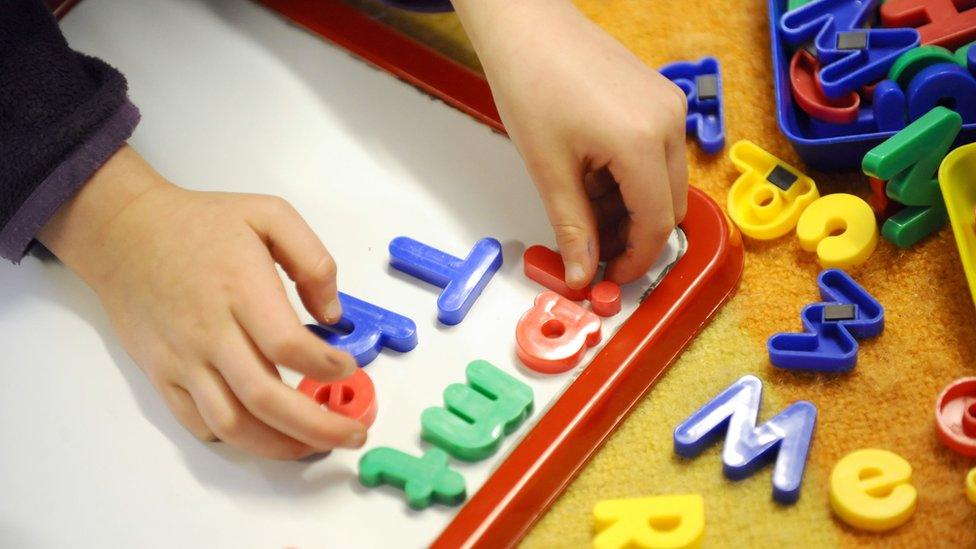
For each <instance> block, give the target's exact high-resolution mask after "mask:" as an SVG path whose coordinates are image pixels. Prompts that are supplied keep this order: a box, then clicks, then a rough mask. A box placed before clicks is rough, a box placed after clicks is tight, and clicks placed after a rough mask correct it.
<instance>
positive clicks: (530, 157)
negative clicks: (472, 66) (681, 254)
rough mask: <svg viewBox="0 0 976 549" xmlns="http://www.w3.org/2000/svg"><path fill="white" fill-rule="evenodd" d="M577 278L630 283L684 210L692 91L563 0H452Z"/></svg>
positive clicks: (577, 283)
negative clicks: (602, 266)
mask: <svg viewBox="0 0 976 549" xmlns="http://www.w3.org/2000/svg"><path fill="white" fill-rule="evenodd" d="M454 4H455V7H456V8H457V10H458V14H459V15H460V16H461V19H462V21H463V22H464V24H465V29H466V30H467V31H468V35H469V36H470V37H471V40H472V43H473V44H474V46H475V49H476V50H477V52H478V55H479V57H480V58H481V61H482V64H483V65H484V68H485V72H486V74H487V77H488V81H489V82H490V83H491V89H492V93H493V94H494V98H495V103H496V104H497V105H498V110H499V112H500V113H501V116H502V119H503V121H504V123H505V128H506V130H507V131H508V134H509V135H510V136H511V138H512V140H513V141H514V142H515V144H516V146H517V147H518V149H519V151H520V152H521V154H522V157H523V158H524V160H525V163H526V165H527V166H528V169H529V172H530V174H531V175H532V178H533V180H534V181H535V183H536V186H537V187H538V189H539V194H540V195H542V199H543V201H544V202H545V206H546V211H547V212H548V215H549V220H550V222H551V223H552V226H553V230H554V231H555V233H556V242H557V243H558V245H559V250H560V252H561V253H562V256H563V259H564V261H565V263H566V277H567V282H568V283H569V285H570V286H572V287H575V288H578V287H582V286H584V285H586V284H587V283H588V282H590V280H591V279H592V278H593V275H594V272H595V271H596V268H597V262H598V261H599V260H607V261H609V264H608V267H607V272H606V276H607V278H609V279H611V280H614V281H616V282H620V283H623V282H629V281H631V280H634V279H636V278H639V277H640V276H642V275H643V274H644V273H645V272H647V270H648V269H649V268H650V267H651V265H652V264H653V263H654V261H655V260H656V259H657V256H658V255H659V254H660V252H661V250H662V248H663V246H664V245H665V243H666V241H667V238H668V236H669V234H670V233H671V231H672V229H674V227H675V224H676V223H679V222H680V221H681V220H682V218H683V217H684V214H685V209H686V206H687V202H686V201H687V192H688V181H687V180H688V166H687V159H686V158H685V130H684V127H685V114H686V110H687V101H686V99H685V95H684V93H683V92H682V91H681V89H680V88H678V87H677V86H675V85H674V84H672V83H671V82H670V81H668V80H667V79H666V78H664V77H663V76H661V75H660V74H658V73H657V72H656V71H654V70H651V69H650V68H648V67H647V66H646V65H645V64H644V63H642V62H641V61H640V60H639V59H638V58H637V57H635V56H634V55H633V54H632V53H631V52H630V51H628V50H627V49H626V48H624V47H623V46H622V45H621V44H620V43H618V42H617V41H616V40H614V39H613V38H611V37H610V36H609V35H607V34H606V33H604V32H603V31H602V30H601V29H600V28H598V27H597V26H596V25H594V24H593V23H591V22H590V21H589V20H587V19H586V18H585V17H583V15H582V14H580V13H579V12H578V11H577V10H576V9H575V7H573V5H572V3H571V2H569V1H568V0H533V1H531V2H504V1H500V0H455V1H454ZM663 24H665V23H663V22H662V25H663Z"/></svg>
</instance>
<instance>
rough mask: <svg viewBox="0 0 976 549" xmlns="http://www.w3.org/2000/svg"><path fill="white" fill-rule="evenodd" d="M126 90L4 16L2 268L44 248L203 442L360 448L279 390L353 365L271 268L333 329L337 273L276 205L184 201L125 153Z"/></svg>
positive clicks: (22, 4) (51, 32)
mask: <svg viewBox="0 0 976 549" xmlns="http://www.w3.org/2000/svg"><path fill="white" fill-rule="evenodd" d="M138 119H139V113H138V110H137V109H136V108H135V106H133V105H132V103H130V102H129V100H128V97H127V95H126V83H125V78H124V77H123V76H122V75H121V74H120V73H119V72H118V71H117V70H115V69H114V68H112V67H110V66H108V65H107V64H105V63H103V62H102V61H99V60H97V59H94V58H91V57H87V56H84V55H81V54H78V53H76V52H74V51H72V50H71V49H70V48H69V47H68V45H67V43H66V42H65V40H64V37H63V36H62V35H61V33H60V31H59V29H58V27H57V23H56V22H55V21H54V18H53V17H52V16H51V14H50V13H49V12H48V11H47V9H46V8H45V6H44V4H43V3H42V2H41V1H40V0H16V1H0V256H2V257H4V258H6V259H10V260H13V261H19V260H20V259H21V257H22V256H23V254H24V252H25V250H26V249H27V248H28V246H29V245H30V244H31V242H32V241H33V240H34V239H35V238H38V239H40V240H41V241H43V242H44V244H46V245H47V246H48V247H49V248H50V249H51V250H52V251H53V252H54V253H55V254H56V255H57V256H58V257H59V258H60V259H61V260H62V261H64V263H65V264H66V265H67V266H68V267H70V268H71V269H72V270H74V271H75V272H76V273H77V274H78V275H79V276H80V277H81V278H82V279H83V280H85V282H87V283H88V284H89V285H90V286H91V287H92V288H93V289H94V290H95V291H96V292H97V294H98V296H99V297H100V298H101V300H102V304H103V305H104V307H105V309H106V311H107V312H108V314H109V317H110V319H111V321H112V324H113V326H114V327H115V330H116V331H117V332H118V334H119V336H120V337H121V339H122V343H123V344H124V346H125V348H126V350H127V351H128V352H129V354H131V355H132V357H133V358H134V359H135V361H136V362H137V363H138V364H139V366H140V367H141V368H142V369H143V370H145V371H146V373H147V374H148V375H149V378H150V379H151V380H152V382H153V384H154V385H155V386H156V388H157V389H158V390H159V392H160V393H161V394H162V395H163V397H164V398H165V400H166V402H167V404H168V405H169V407H170V408H171V409H172V411H173V412H174V414H175V415H176V416H177V418H178V419H179V420H180V421H181V422H182V423H183V425H184V426H186V427H187V428H188V429H189V430H190V431H191V432H193V433H194V434H195V435H196V436H198V437H200V438H202V439H212V438H214V437H215V435H216V437H219V438H220V439H221V440H223V441H225V442H228V443H230V444H233V445H236V446H239V447H241V448H245V449H248V450H251V451H253V452H255V453H258V454H261V455H265V456H270V457H276V458H296V457H301V456H304V455H307V454H310V453H312V452H316V451H323V450H330V449H332V448H334V447H337V446H352V447H355V446H360V445H362V444H363V442H364V440H365V429H364V427H363V426H362V425H361V424H360V423H358V422H355V421H353V420H350V419H348V418H345V417H342V416H338V415H335V414H332V413H330V412H327V411H324V410H322V409H321V408H320V407H319V406H318V405H317V404H316V403H315V402H314V401H312V400H311V399H309V398H308V397H306V396H305V395H302V394H300V393H298V392H297V391H295V390H293V389H291V388H289V387H287V386H285V385H284V384H283V383H281V381H280V378H279V377H278V371H277V370H276V369H275V367H274V364H280V365H283V366H287V367H289V368H291V369H294V370H296V371H299V372H302V373H304V374H307V375H310V376H313V377H316V378H318V379H322V380H328V379H335V378H339V377H344V376H346V375H348V374H350V373H351V372H352V371H353V369H354V368H356V365H355V362H354V361H353V359H352V357H350V356H349V355H348V354H347V353H344V352H340V351H337V350H335V349H333V348H331V347H329V346H328V345H327V344H325V343H324V342H323V341H321V340H319V339H318V338H316V337H315V336H314V335H312V334H311V333H310V332H309V331H308V330H306V329H305V328H304V327H302V325H301V324H300V323H299V321H298V317H297V315H296V314H295V311H294V310H293V309H292V308H291V305H290V304H289V302H288V299H287V297H286V295H285V292H284V288H283V286H282V282H281V279H280V278H279V277H278V274H277V271H276V269H275V262H278V263H280V264H281V265H282V267H284V269H285V271H287V272H288V274H289V275H290V276H291V277H292V279H293V280H295V282H296V284H297V286H298V290H299V294H300V295H301V297H302V300H303V302H304V304H305V307H306V308H307V309H308V310H309V312H311V314H312V316H313V317H315V318H316V319H317V320H319V321H322V322H328V321H334V320H336V319H337V318H338V317H339V315H340V314H341V309H340V307H339V304H338V301H337V299H336V297H337V294H336V283H335V264H334V263H333V262H332V258H331V257H329V254H328V252H327V251H326V250H325V248H324V247H323V246H322V244H321V242H319V240H318V238H317V237H316V236H315V234H314V233H312V231H311V230H310V229H309V228H308V227H307V226H306V225H305V223H304V221H302V219H301V217H299V215H298V214H297V213H296V212H295V210H294V209H292V208H291V207H290V206H288V205H287V204H286V203H285V202H284V201H282V200H280V199H277V198H272V197H263V196H247V195H230V194H217V193H199V192H190V191H187V190H183V189H180V188H178V187H175V186H173V185H172V184H170V183H168V182H166V181H165V180H163V178H162V177H160V176H159V175H158V174H157V173H156V172H155V171H153V170H152V168H151V167H149V165H148V164H146V163H145V162H144V161H143V160H142V159H141V158H140V157H139V155H138V154H136V152H135V151H133V150H132V149H130V148H128V147H127V146H125V140H126V139H127V138H128V137H129V135H130V134H131V133H132V130H133V128H134V127H135V125H136V123H137V121H138Z"/></svg>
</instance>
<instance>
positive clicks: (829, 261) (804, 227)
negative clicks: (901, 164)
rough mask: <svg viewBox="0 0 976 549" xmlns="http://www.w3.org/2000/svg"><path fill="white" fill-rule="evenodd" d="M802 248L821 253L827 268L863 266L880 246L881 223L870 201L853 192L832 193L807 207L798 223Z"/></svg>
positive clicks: (798, 234)
mask: <svg viewBox="0 0 976 549" xmlns="http://www.w3.org/2000/svg"><path fill="white" fill-rule="evenodd" d="M796 236H798V237H799V238H800V247H801V248H803V249H804V250H806V251H808V252H814V251H815V252H817V258H818V259H819V260H820V265H821V266H822V267H823V268H825V269H830V268H832V267H838V268H841V269H844V268H847V267H852V266H854V265H860V264H861V263H864V262H865V261H867V260H868V258H869V257H871V254H872V253H874V248H875V246H877V245H878V224H877V222H875V220H874V212H873V211H871V206H868V203H867V202H865V201H863V200H861V199H860V198H858V197H856V196H854V195H852V194H828V195H827V196H822V197H820V198H818V199H817V200H816V201H814V203H813V204H810V205H809V206H807V209H805V210H803V213H802V214H801V215H800V221H799V222H798V223H797V224H796Z"/></svg>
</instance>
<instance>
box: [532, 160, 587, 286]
mask: <svg viewBox="0 0 976 549" xmlns="http://www.w3.org/2000/svg"><path fill="white" fill-rule="evenodd" d="M530 169H531V168H530ZM532 171H533V174H532V175H533V177H534V178H535V180H536V183H537V185H538V188H539V193H540V194H541V195H542V201H543V202H544V203H545V205H546V213H547V214H548V215H549V222H550V223H551V224H552V228H553V231H554V232H555V234H556V245H557V246H558V247H559V252H560V254H562V257H563V262H564V264H565V269H566V283H567V284H568V285H569V287H571V288H574V289H578V288H582V287H584V286H586V285H587V284H589V282H590V280H592V279H593V276H594V274H595V273H596V268H597V259H598V257H599V250H598V249H597V248H598V246H599V240H598V235H597V231H596V218H595V216H594V214H593V210H592V208H591V206H590V201H589V197H588V196H587V193H586V190H585V189H584V187H583V181H582V179H583V178H582V173H581V172H580V171H579V170H578V168H577V167H576V164H574V162H572V161H571V160H570V159H565V160H564V161H562V162H558V161H553V162H552V163H549V164H545V165H543V166H542V167H537V168H536V169H534V170H532Z"/></svg>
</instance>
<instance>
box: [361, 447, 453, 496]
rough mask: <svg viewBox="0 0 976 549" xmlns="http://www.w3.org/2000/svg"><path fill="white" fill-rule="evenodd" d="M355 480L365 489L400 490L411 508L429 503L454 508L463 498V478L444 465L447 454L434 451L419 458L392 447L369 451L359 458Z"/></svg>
mask: <svg viewBox="0 0 976 549" xmlns="http://www.w3.org/2000/svg"><path fill="white" fill-rule="evenodd" d="M359 481H360V482H361V483H363V485H364V486H369V487H375V486H379V485H380V484H389V485H391V486H396V487H397V488H401V489H402V490H403V491H404V493H405V494H406V496H407V504H408V505H409V506H410V507H412V508H414V509H424V508H426V507H429V506H430V504H431V503H432V502H437V503H442V504H444V505H458V504H460V503H461V502H462V501H464V498H465V497H466V495H465V487H464V477H462V476H461V475H460V473H458V472H457V471H454V470H452V469H451V468H450V467H448V466H447V454H445V453H444V452H443V451H442V450H440V449H438V448H431V449H430V450H427V452H425V453H424V455H423V457H419V458H417V457H414V456H411V455H410V454H406V453H404V452H401V451H400V450H395V449H393V448H386V447H380V448H373V449H372V450H370V451H368V452H366V453H365V454H363V457H362V458H360V459H359Z"/></svg>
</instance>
